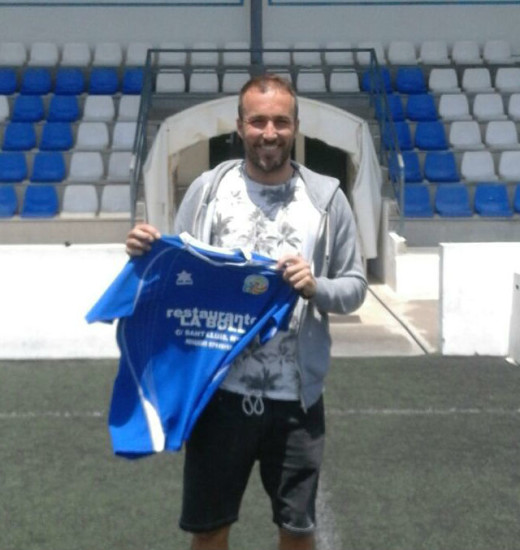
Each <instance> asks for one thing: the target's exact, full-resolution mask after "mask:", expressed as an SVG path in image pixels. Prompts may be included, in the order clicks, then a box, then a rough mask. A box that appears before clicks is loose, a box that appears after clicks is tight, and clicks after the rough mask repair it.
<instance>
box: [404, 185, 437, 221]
mask: <svg viewBox="0 0 520 550" xmlns="http://www.w3.org/2000/svg"><path fill="white" fill-rule="evenodd" d="M404 215H405V216H406V217H407V218H431V217H432V216H433V208H432V205H431V199H430V189H429V186H428V185H423V184H421V183H419V184H412V185H405V186H404Z"/></svg>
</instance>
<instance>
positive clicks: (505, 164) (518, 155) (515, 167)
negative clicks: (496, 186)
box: [498, 151, 520, 181]
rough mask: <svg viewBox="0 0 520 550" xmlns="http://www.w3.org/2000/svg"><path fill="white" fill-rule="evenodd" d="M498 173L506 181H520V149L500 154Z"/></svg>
mask: <svg viewBox="0 0 520 550" xmlns="http://www.w3.org/2000/svg"><path fill="white" fill-rule="evenodd" d="M498 175H499V177H500V179H503V180H506V181H520V151H503V152H502V153H501V154H500V159H499V161H498Z"/></svg>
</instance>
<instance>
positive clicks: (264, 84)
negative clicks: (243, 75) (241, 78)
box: [238, 73, 298, 120]
mask: <svg viewBox="0 0 520 550" xmlns="http://www.w3.org/2000/svg"><path fill="white" fill-rule="evenodd" d="M252 88H256V89H258V90H260V92H262V93H265V92H267V91H268V90H270V89H272V88H275V89H279V90H283V91H285V92H287V93H288V94H290V95H291V96H292V98H293V100H294V120H297V119H298V97H297V96H296V92H295V90H294V88H293V85H292V84H291V82H290V81H289V80H287V79H286V78H283V77H282V76H279V75H277V74H271V73H269V74H262V75H259V76H254V77H253V78H251V79H250V80H248V81H247V82H246V83H245V84H244V85H243V86H242V89H241V90H240V94H239V96H238V118H239V119H240V120H242V118H243V115H244V105H243V98H244V95H245V94H246V93H247V92H248V91H249V90H251V89H252Z"/></svg>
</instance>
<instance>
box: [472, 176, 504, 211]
mask: <svg viewBox="0 0 520 550" xmlns="http://www.w3.org/2000/svg"><path fill="white" fill-rule="evenodd" d="M475 212H477V214H480V215H481V216H492V217H494V216H497V217H510V216H512V215H513V209H512V208H511V205H510V204H509V195H508V194H507V187H506V185H505V184H504V183H486V182H483V183H478V184H477V186H476V188H475Z"/></svg>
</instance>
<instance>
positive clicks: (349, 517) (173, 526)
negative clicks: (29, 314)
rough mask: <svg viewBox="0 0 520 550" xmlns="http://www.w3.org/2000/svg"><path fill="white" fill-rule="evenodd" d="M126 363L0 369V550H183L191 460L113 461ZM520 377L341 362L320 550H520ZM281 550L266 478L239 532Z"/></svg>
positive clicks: (330, 387)
mask: <svg viewBox="0 0 520 550" xmlns="http://www.w3.org/2000/svg"><path fill="white" fill-rule="evenodd" d="M116 369H117V363H116V362H115V361H34V362H32V361H27V362H26V361H16V362H15V361H12V362H11V361H3V362H0V433H1V437H0V469H1V480H2V482H1V483H2V485H1V492H0V550H72V549H73V550H109V549H110V550H178V549H179V550H181V549H187V548H188V547H189V536H188V535H186V534H184V533H182V532H181V531H179V529H178V528H177V519H178V512H179V506H180V492H181V486H182V458H183V457H182V453H179V454H174V455H172V454H169V455H166V454H163V455H159V456H155V457H149V458H145V459H141V460H138V461H127V460H124V459H121V458H116V457H114V456H113V455H112V451H111V448H110V441H109V438H108V431H107V428H106V421H107V410H108V404H109V399H110V391H111V386H112V381H113V378H114V376H115V373H116ZM519 390H520V368H519V367H516V366H513V365H510V364H509V363H507V362H506V361H505V360H503V359H499V358H486V357H471V358H450V357H440V356H435V355H430V356H418V357H406V358H396V357H390V358H388V357H385V358H364V359H352V358H349V359H335V360H334V362H333V368H332V370H331V373H330V376H329V378H328V384H327V390H326V410H327V447H326V457H325V464H324V468H323V476H322V480H321V486H320V492H319V499H318V519H319V531H318V536H317V539H318V550H518V548H520V543H519V542H518V541H519V540H520V522H519V521H518V518H519V517H520V392H519ZM231 547H232V548H233V549H237V550H264V549H265V550H272V549H274V548H276V530H275V527H274V525H273V524H272V522H271V518H270V510H269V504H268V502H267V500H266V498H265V497H264V495H263V493H262V489H261V486H260V483H259V481H258V477H257V476H256V475H254V476H253V478H252V480H251V484H250V486H249V488H248V491H247V493H246V495H245V499H244V503H243V509H242V517H241V519H240V522H239V523H238V524H237V525H236V526H235V527H234V529H233V531H232V539H231Z"/></svg>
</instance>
